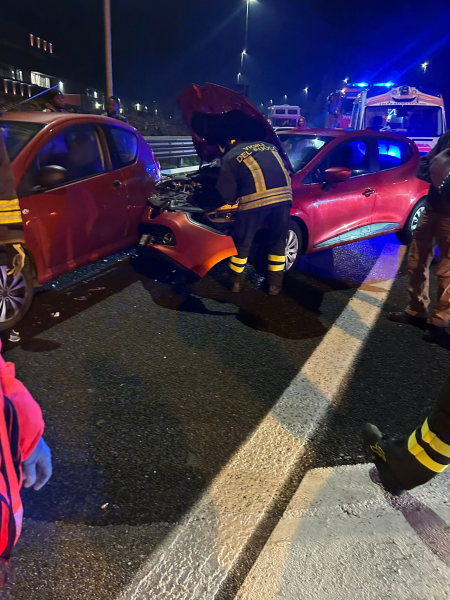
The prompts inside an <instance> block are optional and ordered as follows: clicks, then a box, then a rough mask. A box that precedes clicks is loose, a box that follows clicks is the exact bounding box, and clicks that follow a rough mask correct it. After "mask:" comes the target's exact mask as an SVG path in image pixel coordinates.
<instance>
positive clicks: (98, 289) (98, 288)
mask: <svg viewBox="0 0 450 600" xmlns="http://www.w3.org/2000/svg"><path fill="white" fill-rule="evenodd" d="M100 290H106V288H105V287H96V288H91V289H90V290H88V292H98V291H100Z"/></svg>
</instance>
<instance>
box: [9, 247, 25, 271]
mask: <svg viewBox="0 0 450 600" xmlns="http://www.w3.org/2000/svg"><path fill="white" fill-rule="evenodd" d="M13 248H14V250H15V251H16V254H14V257H13V259H12V268H11V269H8V271H7V274H8V275H12V276H13V278H14V279H15V278H16V277H17V276H18V275H19V273H20V272H21V271H22V269H23V268H24V266H25V252H24V249H23V248H22V245H21V244H13Z"/></svg>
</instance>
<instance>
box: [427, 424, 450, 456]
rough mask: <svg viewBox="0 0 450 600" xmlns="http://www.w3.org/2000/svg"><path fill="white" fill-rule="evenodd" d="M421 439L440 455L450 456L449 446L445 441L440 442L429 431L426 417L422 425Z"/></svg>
mask: <svg viewBox="0 0 450 600" xmlns="http://www.w3.org/2000/svg"><path fill="white" fill-rule="evenodd" d="M422 439H423V441H424V442H426V443H427V444H429V445H430V448H433V450H435V451H436V452H439V454H442V456H445V457H446V458H450V446H449V445H448V444H446V443H445V442H441V440H440V439H439V438H438V436H437V435H436V434H435V433H433V432H432V431H430V427H429V425H428V419H425V423H424V424H423V425H422Z"/></svg>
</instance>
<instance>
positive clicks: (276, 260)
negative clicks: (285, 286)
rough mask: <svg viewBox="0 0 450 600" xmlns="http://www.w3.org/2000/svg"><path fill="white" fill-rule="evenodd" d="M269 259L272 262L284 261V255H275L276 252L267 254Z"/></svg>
mask: <svg viewBox="0 0 450 600" xmlns="http://www.w3.org/2000/svg"><path fill="white" fill-rule="evenodd" d="M269 260H272V261H273V262H282V263H284V261H285V260H286V257H285V256H277V255H276V254H269Z"/></svg>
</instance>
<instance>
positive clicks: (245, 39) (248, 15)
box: [241, 0, 256, 74]
mask: <svg viewBox="0 0 450 600" xmlns="http://www.w3.org/2000/svg"><path fill="white" fill-rule="evenodd" d="M245 2H246V4H247V7H246V14H245V38H244V50H243V51H242V53H241V73H242V74H243V73H244V56H245V55H246V54H247V48H248V22H249V17H250V2H256V0H245Z"/></svg>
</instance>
